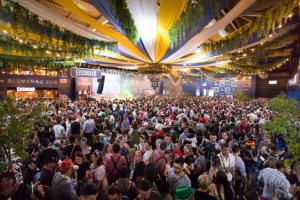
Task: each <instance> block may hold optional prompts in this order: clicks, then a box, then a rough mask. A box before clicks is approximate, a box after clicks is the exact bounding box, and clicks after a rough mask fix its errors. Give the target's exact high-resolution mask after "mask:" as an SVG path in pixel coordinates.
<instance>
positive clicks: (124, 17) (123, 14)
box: [110, 0, 139, 43]
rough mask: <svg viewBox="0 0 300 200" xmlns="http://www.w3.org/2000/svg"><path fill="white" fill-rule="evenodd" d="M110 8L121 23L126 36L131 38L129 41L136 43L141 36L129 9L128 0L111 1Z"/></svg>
mask: <svg viewBox="0 0 300 200" xmlns="http://www.w3.org/2000/svg"><path fill="white" fill-rule="evenodd" d="M110 6H111V9H112V12H113V14H114V15H115V17H116V19H117V20H118V21H119V22H120V24H121V27H122V29H123V30H124V32H125V34H126V35H127V36H128V37H129V39H131V41H133V42H135V43H136V42H137V41H138V39H139V35H138V31H137V28H136V26H135V24H134V20H133V18H132V16H131V13H130V11H129V9H128V6H127V3H126V0H111V1H110Z"/></svg>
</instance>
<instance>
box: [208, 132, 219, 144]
mask: <svg viewBox="0 0 300 200" xmlns="http://www.w3.org/2000/svg"><path fill="white" fill-rule="evenodd" d="M209 140H210V142H212V143H215V142H216V141H217V136H216V135H215V134H211V135H210V136H209Z"/></svg>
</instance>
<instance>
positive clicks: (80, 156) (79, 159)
mask: <svg viewBox="0 0 300 200" xmlns="http://www.w3.org/2000/svg"><path fill="white" fill-rule="evenodd" d="M74 156H75V163H76V164H78V165H81V164H82V163H83V160H84V157H83V154H82V153H81V152H80V151H76V152H75V154H74Z"/></svg>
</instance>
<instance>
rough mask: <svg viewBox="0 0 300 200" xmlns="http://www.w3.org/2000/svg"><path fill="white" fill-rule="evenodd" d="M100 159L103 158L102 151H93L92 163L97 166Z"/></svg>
mask: <svg viewBox="0 0 300 200" xmlns="http://www.w3.org/2000/svg"><path fill="white" fill-rule="evenodd" d="M99 158H101V154H100V151H98V150H95V151H93V153H92V156H91V160H92V162H93V163H94V164H96V165H97V163H98V160H99Z"/></svg>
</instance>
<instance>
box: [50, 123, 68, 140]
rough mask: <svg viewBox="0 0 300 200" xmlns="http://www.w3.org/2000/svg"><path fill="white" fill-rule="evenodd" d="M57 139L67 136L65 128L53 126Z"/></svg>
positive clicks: (57, 125) (58, 125)
mask: <svg viewBox="0 0 300 200" xmlns="http://www.w3.org/2000/svg"><path fill="white" fill-rule="evenodd" d="M53 131H54V134H55V138H62V137H64V136H65V128H64V127H63V126H62V125H61V124H55V125H54V126H53Z"/></svg>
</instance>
